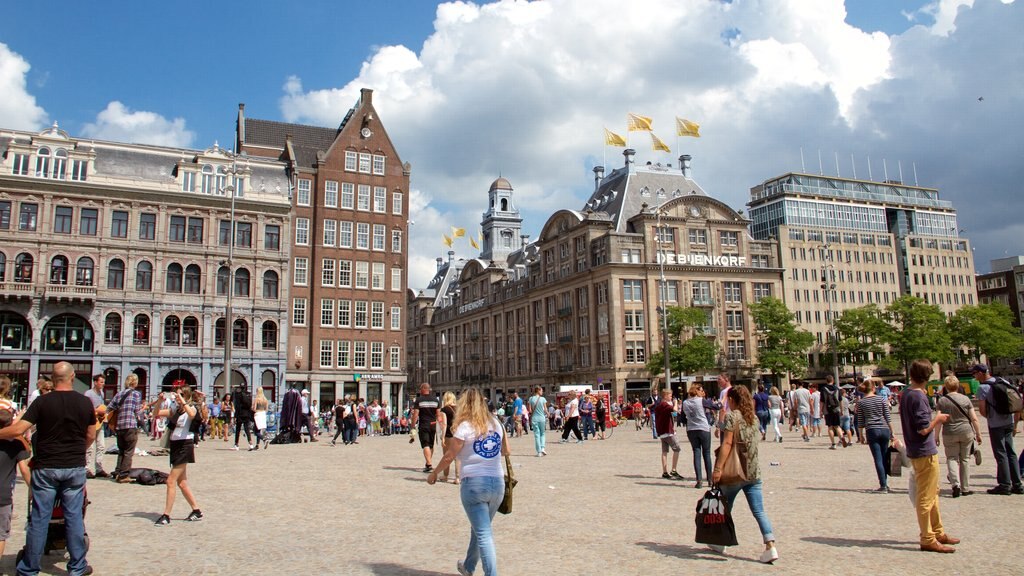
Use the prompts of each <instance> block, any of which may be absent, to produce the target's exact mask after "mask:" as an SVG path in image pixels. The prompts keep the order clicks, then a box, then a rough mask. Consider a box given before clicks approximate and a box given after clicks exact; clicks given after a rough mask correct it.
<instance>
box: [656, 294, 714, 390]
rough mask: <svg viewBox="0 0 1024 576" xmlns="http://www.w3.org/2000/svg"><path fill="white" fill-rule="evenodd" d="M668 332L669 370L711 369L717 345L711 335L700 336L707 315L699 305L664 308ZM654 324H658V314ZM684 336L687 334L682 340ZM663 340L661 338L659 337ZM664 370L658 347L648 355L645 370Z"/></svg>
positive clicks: (663, 360) (677, 372)
mask: <svg viewBox="0 0 1024 576" xmlns="http://www.w3.org/2000/svg"><path fill="white" fill-rule="evenodd" d="M667 316H668V334H669V365H670V367H671V369H672V373H673V374H674V375H676V376H678V375H680V374H695V373H698V372H704V371H706V370H711V369H712V368H714V367H715V365H716V359H717V356H718V345H717V344H716V343H715V339H714V338H712V337H708V336H704V335H703V334H702V333H700V332H699V329H700V328H703V327H704V326H707V322H708V315H707V312H705V311H704V310H703V309H700V308H682V307H679V306H670V307H669V308H667ZM658 325H659V326H660V325H661V317H660V315H659V318H658ZM685 336H689V337H688V338H686V339H685V340H684V337H685ZM662 342H664V340H662ZM664 370H665V355H664V353H663V352H662V351H661V350H659V351H658V352H655V353H653V354H651V355H650V356H648V359H647V371H648V372H650V373H651V374H662V373H664Z"/></svg>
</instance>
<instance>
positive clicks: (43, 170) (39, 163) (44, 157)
mask: <svg viewBox="0 0 1024 576" xmlns="http://www.w3.org/2000/svg"><path fill="white" fill-rule="evenodd" d="M36 177H37V178H49V177H50V149H49V148H40V149H39V151H37V152H36Z"/></svg>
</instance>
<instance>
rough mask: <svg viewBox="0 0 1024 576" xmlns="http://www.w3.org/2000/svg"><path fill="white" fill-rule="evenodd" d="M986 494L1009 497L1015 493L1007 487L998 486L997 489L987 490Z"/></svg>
mask: <svg viewBox="0 0 1024 576" xmlns="http://www.w3.org/2000/svg"><path fill="white" fill-rule="evenodd" d="M986 492H988V493H989V494H995V495H999V496H1009V495H1010V494H1013V492H1011V491H1010V489H1009V488H1007V487H1005V486H996V487H995V488H989V489H988V490H986Z"/></svg>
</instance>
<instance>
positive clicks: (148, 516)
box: [116, 512, 173, 522]
mask: <svg viewBox="0 0 1024 576" xmlns="http://www.w3.org/2000/svg"><path fill="white" fill-rule="evenodd" d="M116 516H117V517H118V518H142V519H144V520H149V521H150V522H156V520H157V518H159V517H160V513H159V512H128V513H127V514H117V515H116ZM172 520H173V518H172Z"/></svg>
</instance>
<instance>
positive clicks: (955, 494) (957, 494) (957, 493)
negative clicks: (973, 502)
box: [953, 486, 960, 498]
mask: <svg viewBox="0 0 1024 576" xmlns="http://www.w3.org/2000/svg"><path fill="white" fill-rule="evenodd" d="M959 497H960V487H959V486H953V498H959Z"/></svg>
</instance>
